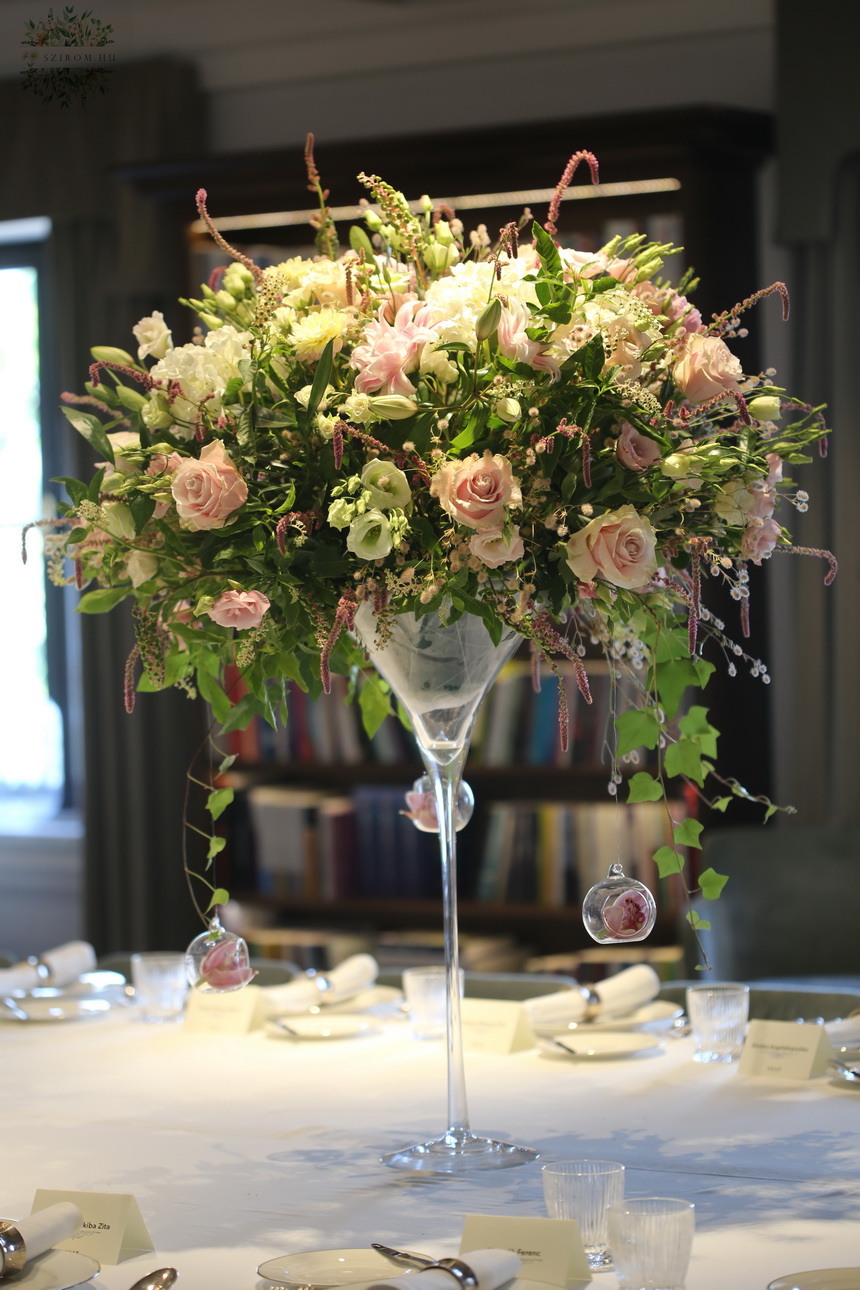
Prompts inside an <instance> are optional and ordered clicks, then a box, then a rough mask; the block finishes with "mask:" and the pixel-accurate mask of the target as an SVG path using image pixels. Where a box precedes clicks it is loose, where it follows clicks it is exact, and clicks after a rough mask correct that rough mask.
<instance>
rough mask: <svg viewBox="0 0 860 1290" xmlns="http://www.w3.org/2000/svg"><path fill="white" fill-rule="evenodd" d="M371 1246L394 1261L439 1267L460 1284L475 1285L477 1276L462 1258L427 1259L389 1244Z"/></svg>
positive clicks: (424, 1266)
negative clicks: (394, 1248)
mask: <svg viewBox="0 0 860 1290" xmlns="http://www.w3.org/2000/svg"><path fill="white" fill-rule="evenodd" d="M371 1248H372V1249H374V1250H376V1251H377V1252H378V1253H379V1254H384V1255H385V1257H386V1258H387V1259H392V1260H393V1261H394V1262H395V1263H411V1264H413V1265H414V1266H415V1267H416V1268H441V1269H442V1271H443V1272H450V1273H451V1276H452V1277H454V1278H455V1280H457V1281H459V1282H460V1285H462V1286H469V1287H475V1286H477V1284H478V1278H477V1277H476V1276H475V1274H474V1272H473V1271H472V1269H471V1268H470V1267H469V1265H468V1263H464V1262H463V1260H462V1259H428V1258H427V1256H426V1255H425V1254H413V1253H411V1252H410V1251H409V1250H393V1249H392V1248H391V1246H390V1245H380V1244H379V1243H378V1242H376V1241H374V1242H373V1245H372V1247H371Z"/></svg>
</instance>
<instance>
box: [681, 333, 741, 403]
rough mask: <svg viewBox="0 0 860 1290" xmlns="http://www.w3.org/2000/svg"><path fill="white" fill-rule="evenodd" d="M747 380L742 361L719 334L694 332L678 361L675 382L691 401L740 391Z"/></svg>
mask: <svg viewBox="0 0 860 1290" xmlns="http://www.w3.org/2000/svg"><path fill="white" fill-rule="evenodd" d="M742 379H743V370H742V368H741V364H740V360H739V359H738V358H736V357H735V355H734V354H733V353H732V351H731V350H730V349H729V347H728V345H727V344H726V343H725V341H722V340H720V338H719V337H718V336H703V335H702V334H701V332H692V333H691V334H690V335H689V336H688V337H687V342H686V344H685V346H684V351H683V353H682V355H681V357H680V358H679V359H678V362H677V363H676V364H675V384H676V385H677V387H678V389H679V390H680V391H681V393H682V394H683V395H684V397H685V398H687V399H689V400H690V402H691V403H704V402H705V400H706V399H711V398H713V397H714V395H715V394H725V393H726V392H727V391H729V390H737V389H738V386H739V383H740V381H741V380H742Z"/></svg>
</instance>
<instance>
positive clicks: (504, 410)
mask: <svg viewBox="0 0 860 1290" xmlns="http://www.w3.org/2000/svg"><path fill="white" fill-rule="evenodd" d="M493 411H494V412H495V414H496V416H497V417H501V418H502V420H503V421H507V422H508V424H509V425H513V424H514V422H515V421H519V419H520V417H521V416H522V408H521V407H520V405H519V402H518V400H517V399H499V400H498V401H497V402H496V403H495V405H494V406H493Z"/></svg>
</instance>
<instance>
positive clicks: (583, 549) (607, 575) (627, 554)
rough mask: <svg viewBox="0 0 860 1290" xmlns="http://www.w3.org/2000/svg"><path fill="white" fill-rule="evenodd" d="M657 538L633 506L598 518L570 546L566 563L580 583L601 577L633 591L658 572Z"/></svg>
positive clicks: (568, 545) (576, 535) (570, 542)
mask: <svg viewBox="0 0 860 1290" xmlns="http://www.w3.org/2000/svg"><path fill="white" fill-rule="evenodd" d="M656 541H657V537H656V534H655V532H654V530H653V528H652V527H651V524H650V523H649V521H648V520H646V519H645V518H644V516H642V515H639V514H638V513H637V512H636V510H635V509H634V507H632V506H621V507H619V509H618V510H617V511H610V512H609V513H608V514H606V515H599V516H598V517H597V518H596V519H593V520H592V521H591V522H590V523H589V524H586V526H585V528H584V529H580V530H579V532H578V533H574V535H573V537H572V538H571V539H570V541H569V542H568V543H567V563H568V565H569V566H570V568H571V571H572V572H573V574H574V576H575V577H576V578H578V579H579V581H580V582H592V581H593V580H594V578H596V577H601V578H604V579H605V580H606V581H607V582H611V583H612V584H613V585H614V586H616V587H625V588H627V590H629V591H634V590H635V589H636V588H637V587H644V586H645V585H646V583H648V582H649V581H650V580H651V578H652V577H653V576H654V574H655V573H656V572H657V556H656V553H655V546H656Z"/></svg>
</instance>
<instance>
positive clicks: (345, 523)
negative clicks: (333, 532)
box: [328, 497, 355, 529]
mask: <svg viewBox="0 0 860 1290" xmlns="http://www.w3.org/2000/svg"><path fill="white" fill-rule="evenodd" d="M354 519H355V503H354V502H348V501H347V500H346V498H345V497H339V498H338V499H337V501H336V502H332V503H331V505H330V506H329V508H328V522H329V524H330V525H331V526H332V528H333V529H346V528H349V526H350V524H351V523H352V521H353V520H354Z"/></svg>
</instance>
